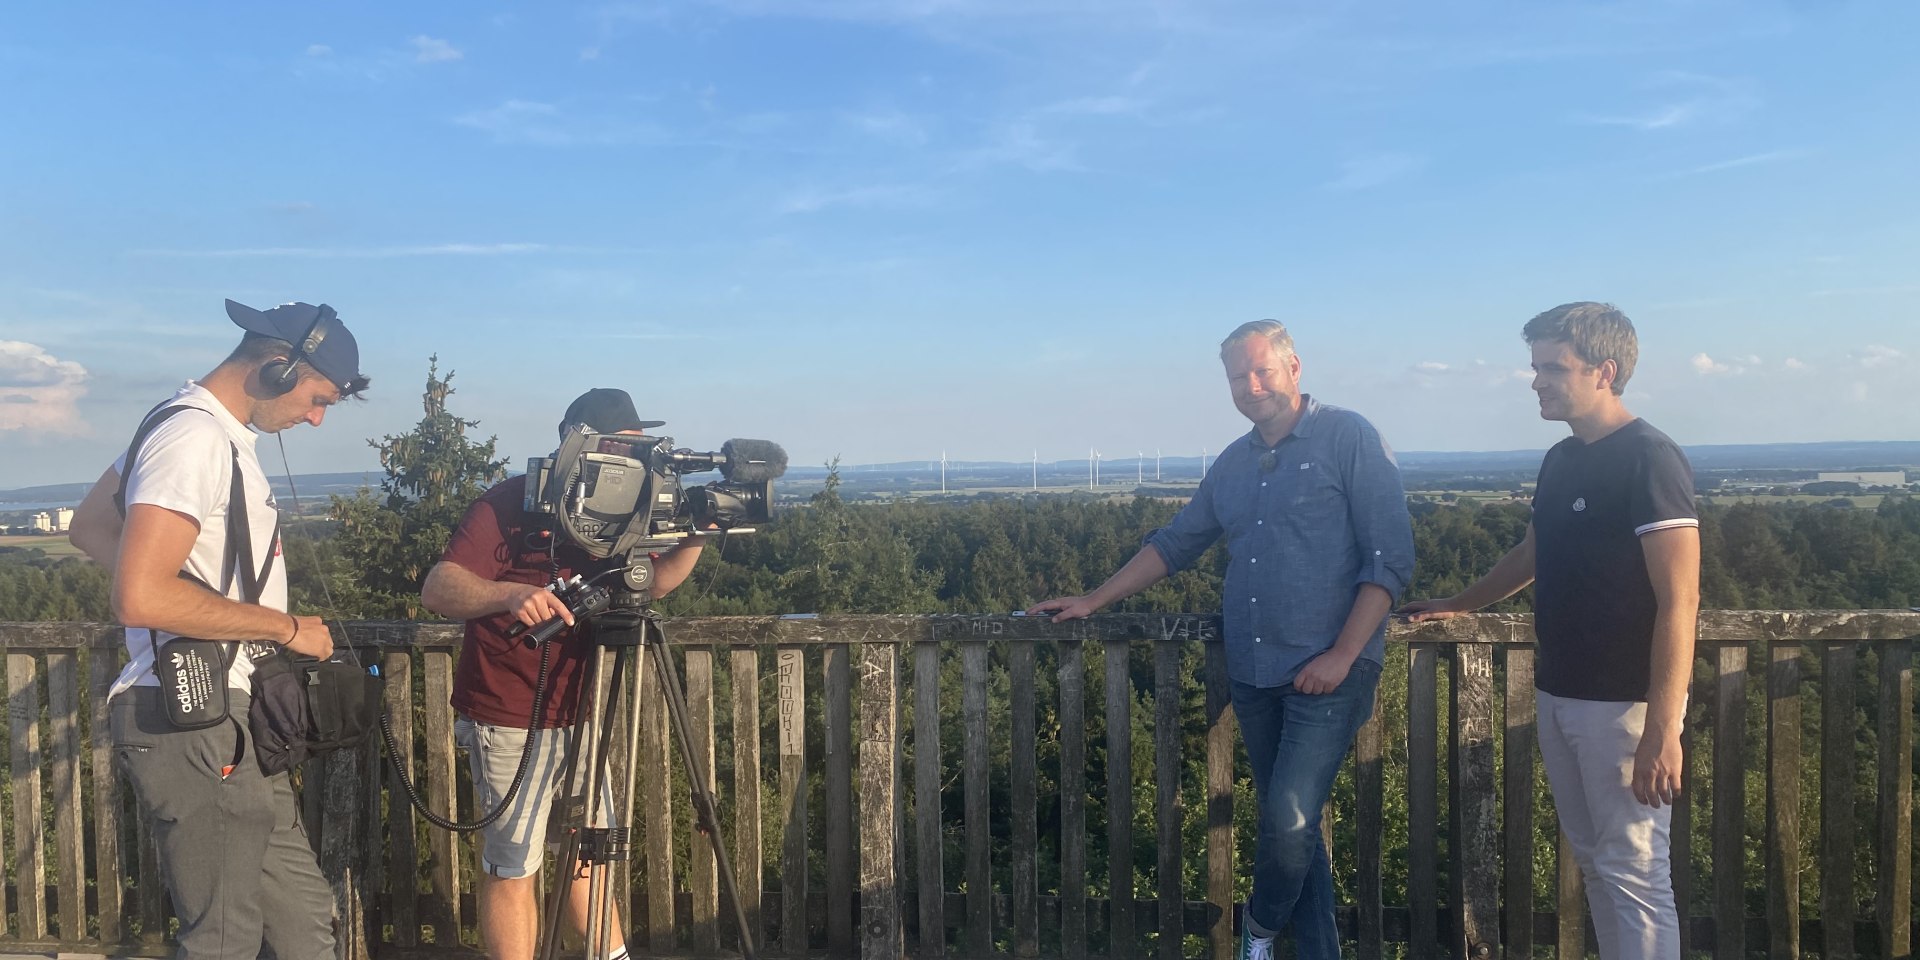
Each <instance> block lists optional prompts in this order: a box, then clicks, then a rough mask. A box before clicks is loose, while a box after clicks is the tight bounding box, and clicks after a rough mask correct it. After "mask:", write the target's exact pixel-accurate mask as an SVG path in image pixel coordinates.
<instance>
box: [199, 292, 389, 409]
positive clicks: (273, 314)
mask: <svg viewBox="0 0 1920 960" xmlns="http://www.w3.org/2000/svg"><path fill="white" fill-rule="evenodd" d="M227 316H228V317H230V318H232V320H233V322H234V323H235V324H236V325H238V326H239V327H240V329H242V330H245V331H247V332H248V333H257V334H260V335H262V336H267V337H272V338H273V339H275V340H284V341H286V342H288V343H290V344H293V349H294V352H295V353H296V354H297V355H298V358H299V359H303V360H305V361H307V363H308V365H310V366H312V367H313V369H315V370H317V371H319V373H320V375H321V376H323V377H326V378H327V381H328V382H330V383H332V384H333V385H334V386H336V387H339V388H340V392H341V394H343V395H351V394H355V393H359V392H360V391H361V390H364V389H366V385H367V378H366V377H365V376H363V375H361V373H360V345H359V344H358V343H356V342H354V339H353V334H352V333H350V332H349V331H348V330H347V326H346V324H343V323H341V322H340V316H339V314H337V313H335V312H334V309H333V308H332V307H330V306H327V305H326V304H324V303H323V304H320V305H318V306H315V305H314V304H311V303H297V302H296V303H283V304H281V305H279V306H277V307H274V308H272V309H271V310H255V309H254V308H252V307H249V306H247V305H246V304H244V303H236V302H234V301H232V300H228V301H227ZM323 321H326V322H323Z"/></svg>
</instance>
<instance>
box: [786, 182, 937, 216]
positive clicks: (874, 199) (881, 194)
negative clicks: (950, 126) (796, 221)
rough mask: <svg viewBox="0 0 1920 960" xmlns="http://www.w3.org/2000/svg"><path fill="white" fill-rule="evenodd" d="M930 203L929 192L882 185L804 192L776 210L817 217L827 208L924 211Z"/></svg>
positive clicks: (917, 187) (907, 186)
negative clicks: (912, 209) (905, 208)
mask: <svg viewBox="0 0 1920 960" xmlns="http://www.w3.org/2000/svg"><path fill="white" fill-rule="evenodd" d="M933 199H934V191H933V189H932V188H930V187H926V186H923V185H920V184H894V183H885V184H874V185H871V186H864V187H851V188H847V189H842V190H819V189H813V188H806V189H801V190H798V191H795V192H794V193H792V194H789V195H788V196H787V197H786V198H785V199H783V200H781V201H780V204H779V206H778V210H779V212H781V213H783V214H796V213H818V212H820V211H822V210H826V209H828V208H831V207H854V208H860V209H870V208H898V207H924V206H927V205H928V204H929V203H931V202H933Z"/></svg>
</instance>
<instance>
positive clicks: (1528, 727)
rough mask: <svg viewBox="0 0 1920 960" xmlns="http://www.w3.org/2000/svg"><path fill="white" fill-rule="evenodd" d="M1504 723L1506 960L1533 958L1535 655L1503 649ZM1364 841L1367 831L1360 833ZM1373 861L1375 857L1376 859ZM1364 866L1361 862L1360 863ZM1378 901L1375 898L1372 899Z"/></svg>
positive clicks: (1524, 649) (1526, 650) (1523, 649)
mask: <svg viewBox="0 0 1920 960" xmlns="http://www.w3.org/2000/svg"><path fill="white" fill-rule="evenodd" d="M1506 673H1507V699H1506V709H1507V722H1506V741H1505V743H1506V757H1505V760H1506V764H1505V767H1504V768H1503V769H1502V770H1501V778H1502V782H1503V784H1504V786H1505V791H1504V793H1503V794H1502V800H1503V804H1504V807H1505V809H1504V814H1505V817H1504V822H1503V823H1502V824H1501V827H1502V830H1503V832H1504V836H1505V839H1504V842H1503V843H1502V845H1501V846H1502V848H1503V851H1502V852H1503V856H1504V857H1505V863H1504V864H1503V871H1502V874H1501V876H1502V881H1503V885H1504V893H1505V894H1506V896H1505V898H1504V901H1503V902H1504V903H1505V904H1506V922H1505V923H1504V924H1503V925H1502V926H1503V930H1504V938H1505V941H1506V944H1505V945H1506V951H1507V955H1508V956H1513V957H1532V956H1533V788H1534V762H1533V755H1534V752H1535V751H1536V750H1537V749H1538V744H1539V742H1540V732H1539V727H1538V725H1537V722H1536V721H1537V719H1538V718H1536V717H1535V715H1534V713H1535V704H1534V695H1533V650H1532V649H1530V648H1527V647H1508V648H1507V649H1506ZM1360 835H1361V836H1363V837H1364V836H1366V829H1365V828H1364V827H1363V828H1362V829H1361V833H1360ZM1376 856H1377V853H1376ZM1362 862H1365V861H1364V859H1363V861H1362ZM1376 896H1377V895H1376Z"/></svg>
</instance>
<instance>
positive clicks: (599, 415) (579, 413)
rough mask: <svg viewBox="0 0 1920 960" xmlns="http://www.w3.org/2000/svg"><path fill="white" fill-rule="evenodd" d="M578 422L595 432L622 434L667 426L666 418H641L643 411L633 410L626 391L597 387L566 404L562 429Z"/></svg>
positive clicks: (564, 429) (630, 399)
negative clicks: (621, 432) (570, 403)
mask: <svg viewBox="0 0 1920 960" xmlns="http://www.w3.org/2000/svg"><path fill="white" fill-rule="evenodd" d="M576 423H580V424H585V425H586V426H587V427H588V428H590V429H592V430H593V432H595V433H619V432H620V431H622V430H645V429H647V428H649V427H658V426H664V425H665V424H666V421H665V420H642V419H640V414H639V413H638V412H636V411H635V410H634V409H633V398H632V397H630V396H628V395H627V392H626V391H625V390H617V389H615V388H613V387H594V388H593V389H592V390H588V391H587V392H586V393H583V394H581V395H580V396H579V397H578V398H577V399H575V400H574V401H573V405H572V406H569V407H567V415H566V416H565V417H564V418H562V419H561V421H560V432H562V433H565V432H566V430H567V428H568V427H570V426H573V425H574V424H576Z"/></svg>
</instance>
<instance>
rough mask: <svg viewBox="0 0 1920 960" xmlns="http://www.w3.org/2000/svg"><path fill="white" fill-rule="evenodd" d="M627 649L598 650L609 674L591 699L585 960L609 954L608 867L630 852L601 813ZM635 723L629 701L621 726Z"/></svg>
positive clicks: (615, 824)
mask: <svg viewBox="0 0 1920 960" xmlns="http://www.w3.org/2000/svg"><path fill="white" fill-rule="evenodd" d="M631 649H632V648H630V647H619V648H617V649H615V650H611V651H608V650H603V651H602V652H601V656H602V657H605V656H608V655H611V656H612V657H613V670H612V676H611V677H610V678H609V682H608V683H607V684H606V685H605V686H604V687H599V688H596V689H595V691H594V694H595V696H596V697H597V698H599V699H600V701H601V703H602V704H603V706H602V708H601V710H600V716H601V720H602V721H603V723H602V725H601V727H600V728H599V729H598V730H596V731H595V736H596V741H597V742H596V744H595V753H596V755H597V757H598V760H599V762H598V763H596V764H594V766H593V769H592V770H590V771H589V774H590V776H591V780H590V786H589V789H588V792H587V827H588V829H591V830H593V831H594V834H593V835H594V836H596V837H598V838H599V841H600V842H599V845H598V848H597V849H596V850H594V851H593V861H592V863H590V864H589V865H588V867H587V923H586V957H587V960H601V958H603V957H605V956H607V955H608V954H609V953H611V952H612V945H613V943H612V942H613V926H614V924H615V923H616V922H617V920H616V917H617V916H618V910H617V909H616V905H615V904H613V903H612V896H611V893H612V871H613V869H614V867H613V865H614V864H615V863H617V862H619V861H620V860H621V859H624V858H625V857H626V856H627V855H628V854H627V853H626V851H627V850H628V849H630V848H629V847H628V845H627V844H626V843H625V842H624V841H623V840H622V839H619V838H620V837H623V836H624V833H622V832H621V826H620V825H621V823H623V822H624V821H613V820H612V819H611V814H612V811H611V810H609V809H607V807H608V806H609V804H608V798H607V796H606V793H607V789H608V780H607V767H608V765H609V764H610V763H611V762H612V758H613V752H612V751H613V736H614V733H615V729H614V724H613V716H614V714H615V713H616V712H617V711H618V710H619V707H620V704H621V703H622V702H623V701H629V700H630V698H628V697H627V696H626V691H627V690H628V689H629V686H630V685H629V681H630V677H629V672H630V669H629V668H630V665H631V663H632V661H631V652H630V651H631ZM635 672H637V671H635ZM638 722H639V711H638V710H636V709H633V705H632V704H631V703H630V702H629V709H628V711H627V725H628V727H629V728H632V727H633V726H634V725H635V724H637V723H638ZM635 736H636V734H634V733H632V732H629V733H628V734H627V740H628V741H631V740H633V739H634V737H635ZM627 755H628V756H629V757H631V756H632V755H633V753H632V746H631V743H630V742H629V746H628V752H627ZM627 766H628V769H629V771H631V769H632V764H631V762H629V763H628V764H627ZM631 776H632V774H631V772H629V774H628V777H629V781H628V786H627V792H628V795H629V796H631V795H632V792H633V787H632V781H631ZM603 822H604V823H606V827H602V826H601V824H602V823H603Z"/></svg>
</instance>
